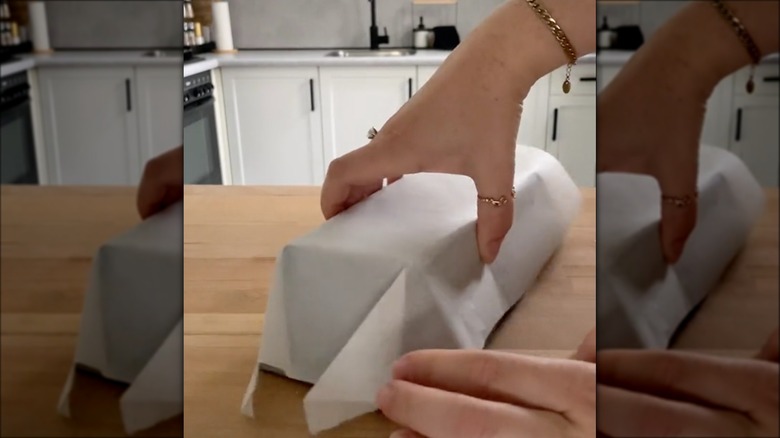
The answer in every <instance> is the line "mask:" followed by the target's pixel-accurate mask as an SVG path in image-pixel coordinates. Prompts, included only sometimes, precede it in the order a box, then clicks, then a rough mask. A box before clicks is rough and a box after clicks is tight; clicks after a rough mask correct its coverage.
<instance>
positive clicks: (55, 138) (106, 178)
mask: <svg viewBox="0 0 780 438" xmlns="http://www.w3.org/2000/svg"><path fill="white" fill-rule="evenodd" d="M133 76H134V72H133V68H132V67H78V68H76V67H47V68H41V69H40V70H39V75H38V77H39V86H40V88H41V92H40V98H41V113H42V114H41V115H42V118H43V132H44V139H45V142H44V145H45V148H46V155H47V157H46V158H47V164H48V166H47V167H48V170H49V178H48V179H49V182H50V183H52V184H67V185H91V184H96V185H117V184H118V185H127V184H133V183H136V182H137V177H138V175H139V166H140V163H139V154H138V148H137V144H138V119H137V116H136V114H135V113H134V112H133V111H132V109H131V105H132V102H131V101H130V99H128V97H129V96H128V95H129V94H131V92H128V89H129V87H130V86H132V81H133ZM179 113H181V110H179Z"/></svg>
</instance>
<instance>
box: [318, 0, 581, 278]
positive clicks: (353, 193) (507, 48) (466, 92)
mask: <svg viewBox="0 0 780 438" xmlns="http://www.w3.org/2000/svg"><path fill="white" fill-rule="evenodd" d="M544 3H545V6H546V7H547V8H548V10H549V11H550V12H551V14H552V15H553V16H554V17H556V20H558V22H559V23H561V26H562V27H564V28H565V29H566V32H567V35H569V38H570V40H571V41H572V44H574V46H575V47H577V48H578V50H579V53H580V54H585V53H589V52H590V51H591V50H593V48H594V47H593V46H594V44H595V29H594V28H593V20H592V17H593V16H594V14H595V1H593V0H577V1H574V0H546V1H545V2H544ZM588 17H590V18H588ZM565 62H566V56H565V54H564V51H563V50H562V49H561V47H560V45H559V44H558V43H557V41H556V40H555V37H554V36H553V35H552V33H551V32H550V30H549V28H548V27H547V26H545V25H544V23H543V22H542V21H541V20H540V19H539V18H538V17H537V16H536V14H535V13H534V12H533V10H532V9H531V8H530V7H529V6H528V5H527V4H526V2H525V1H519V0H518V1H510V2H506V3H505V4H504V5H502V6H501V7H499V8H498V9H497V10H496V11H495V12H494V13H493V14H492V15H491V16H490V17H488V18H487V19H486V20H485V21H484V22H483V23H482V24H480V26H479V27H477V28H476V29H475V30H474V31H473V32H472V33H471V34H470V35H469V37H468V38H466V39H465V40H464V41H463V43H461V45H460V46H459V47H458V48H457V49H456V50H455V51H454V52H453V53H452V54H451V55H450V56H449V57H448V58H447V60H446V61H445V62H444V64H443V65H442V66H441V67H440V68H439V69H438V70H437V72H436V74H434V75H433V77H432V78H431V79H430V80H429V81H428V82H427V83H426V85H425V86H424V87H423V88H422V89H421V90H420V91H419V92H418V93H417V94H415V95H414V96H413V97H412V99H411V100H410V101H409V102H407V104H406V105H404V106H403V107H402V108H401V109H400V110H399V111H398V113H396V114H395V115H394V116H393V117H391V118H390V120H388V121H387V122H386V123H385V124H384V126H383V127H382V128H381V130H380V131H379V133H378V134H377V135H376V137H375V138H374V139H373V140H372V141H371V142H370V143H368V144H367V145H366V146H364V147H362V148H360V149H358V150H355V151H353V152H351V153H348V154H346V155H344V156H342V157H340V158H338V159H336V160H335V161H333V162H332V163H331V164H330V167H329V169H328V172H327V176H326V178H325V183H324V185H323V188H322V199H321V204H322V205H321V206H322V212H323V214H324V216H325V217H326V218H327V219H329V218H331V217H333V216H335V215H337V214H338V213H340V212H341V211H343V210H345V209H347V208H349V207H351V206H352V205H354V204H356V203H358V202H360V201H362V200H363V199H365V198H367V197H368V196H370V195H371V194H373V193H375V192H376V191H378V190H380V189H381V188H382V185H383V180H384V179H387V181H388V182H390V183H391V182H393V181H395V180H397V179H398V178H401V177H402V176H403V175H404V174H411V173H418V172H439V173H452V174H460V175H466V176H469V177H471V179H473V180H474V183H475V185H476V188H477V192H478V193H479V195H480V196H486V197H491V198H495V199H498V198H500V197H502V196H505V197H506V198H507V199H509V200H510V202H509V203H507V204H505V205H503V206H501V207H494V206H492V205H488V204H485V203H479V209H478V219H477V239H478V248H479V252H480V255H481V257H482V259H483V261H485V262H487V263H490V262H492V261H493V260H494V259H495V257H496V256H497V254H498V251H499V249H500V246H501V242H502V241H503V239H504V236H505V235H506V233H507V232H508V231H509V228H510V227H511V225H512V215H513V203H512V202H511V199H512V196H511V192H512V184H513V180H514V171H515V160H514V158H515V144H516V139H517V131H518V126H519V123H520V113H521V104H522V102H523V99H524V98H525V96H526V94H527V93H528V90H529V89H530V87H531V86H532V85H533V84H534V82H536V80H537V79H538V78H540V77H541V76H544V75H545V74H546V73H548V72H550V71H552V70H553V69H555V68H557V67H559V66H561V65H564V64H565ZM369 128H370V127H369V126H366V127H365V129H366V130H368V129H369ZM474 202H476V199H475V200H474Z"/></svg>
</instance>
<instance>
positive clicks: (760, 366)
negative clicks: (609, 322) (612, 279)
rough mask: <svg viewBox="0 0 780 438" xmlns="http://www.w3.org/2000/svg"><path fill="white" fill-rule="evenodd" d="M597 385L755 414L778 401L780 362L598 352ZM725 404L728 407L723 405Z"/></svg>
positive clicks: (670, 353)
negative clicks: (779, 369) (773, 399)
mask: <svg viewBox="0 0 780 438" xmlns="http://www.w3.org/2000/svg"><path fill="white" fill-rule="evenodd" d="M713 376H718V377H717V378H713ZM598 381H599V383H603V384H605V385H610V386H615V387H621V388H625V389H629V390H634V391H639V392H643V393H647V394H653V395H656V396H659V397H666V398H674V399H678V400H681V399H682V400H690V401H694V402H697V403H702V404H708V405H714V406H721V407H723V408H729V409H731V410H734V411H741V412H751V411H753V410H755V409H756V408H760V407H761V406H763V405H764V404H765V402H771V400H772V398H773V397H774V398H776V397H777V389H778V369H777V366H776V364H773V363H768V362H764V361H757V360H745V359H731V358H722V357H715V356H706V355H702V354H693V353H684V352H674V351H663V350H657V351H653V350H609V351H601V352H600V353H599V356H598ZM726 401H728V403H729V406H723V403H724V402H726ZM610 415H611V414H610Z"/></svg>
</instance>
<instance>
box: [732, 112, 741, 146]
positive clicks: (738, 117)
mask: <svg viewBox="0 0 780 438" xmlns="http://www.w3.org/2000/svg"><path fill="white" fill-rule="evenodd" d="M734 140H736V141H740V140H742V108H739V109H737V132H736V133H735V135H734Z"/></svg>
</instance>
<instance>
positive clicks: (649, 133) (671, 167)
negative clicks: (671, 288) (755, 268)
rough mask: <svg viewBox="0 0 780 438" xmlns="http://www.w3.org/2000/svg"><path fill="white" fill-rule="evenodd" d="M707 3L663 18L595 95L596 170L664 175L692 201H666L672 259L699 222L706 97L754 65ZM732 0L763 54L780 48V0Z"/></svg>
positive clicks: (664, 222)
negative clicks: (779, 33)
mask: <svg viewBox="0 0 780 438" xmlns="http://www.w3.org/2000/svg"><path fill="white" fill-rule="evenodd" d="M709 3H710V2H691V4H690V5H689V6H687V7H685V8H684V9H683V10H682V11H681V12H680V13H678V14H677V15H675V16H674V17H673V18H672V19H671V20H669V21H668V22H667V23H665V24H664V26H663V27H661V28H660V29H659V30H658V31H657V32H656V33H655V34H654V35H653V37H652V38H651V39H650V40H649V41H648V42H647V43H646V44H645V45H644V46H643V47H642V48H640V49H639V50H638V51H637V53H636V54H635V55H634V56H633V57H632V59H631V60H629V62H628V63H627V64H626V65H625V66H624V67H623V68H622V69H621V71H620V73H619V74H618V75H617V76H616V77H615V79H614V80H613V81H612V82H611V83H610V84H609V85H608V86H607V87H606V88H605V89H604V91H602V92H601V93H600V94H599V96H598V100H597V106H598V114H599V127H598V130H597V134H596V136H597V144H598V154H597V171H598V172H628V173H639V174H646V175H649V176H652V177H655V179H656V180H657V181H658V185H659V186H660V189H661V194H662V196H666V197H671V198H676V199H678V200H680V201H685V199H688V200H694V202H692V203H690V204H688V205H682V206H678V205H675V204H674V199H669V200H668V201H667V202H662V203H661V224H660V233H661V246H662V249H663V254H664V258H665V259H666V261H667V262H668V263H675V262H676V261H677V260H678V259H679V257H680V256H681V255H682V251H683V248H684V246H685V242H686V241H687V239H688V236H689V235H690V233H691V232H692V230H693V228H694V226H695V224H696V214H697V211H696V210H697V208H696V207H697V205H696V202H695V196H696V189H697V184H696V182H697V176H698V156H699V146H700V135H701V131H702V125H703V123H704V115H705V110H706V105H707V100H708V98H709V96H710V94H711V93H712V91H713V90H714V88H715V87H716V85H717V84H718V82H719V81H720V80H721V79H723V78H724V77H726V76H728V75H729V74H731V73H733V72H734V71H736V70H737V69H739V68H740V67H743V66H746V65H748V64H749V63H750V57H749V56H748V55H747V51H746V50H745V48H744V47H743V45H742V44H741V43H740V41H739V38H738V37H737V35H736V33H735V32H734V29H733V28H732V27H731V26H730V25H729V24H728V23H726V22H725V21H724V20H723V18H722V17H721V16H720V15H719V14H718V12H717V11H716V10H715V8H713V7H712V5H711V4H709ZM727 3H728V7H729V8H731V9H733V10H734V13H735V14H736V15H737V16H738V17H740V20H741V21H742V23H743V24H744V25H745V26H746V27H747V28H748V29H750V31H751V34H752V35H753V38H754V40H755V41H756V44H757V45H758V46H759V48H760V50H761V52H762V53H764V54H766V53H772V52H773V51H776V50H777V44H778V40H777V21H778V18H777V15H778V2H765V1H730V2H727ZM739 86H743V85H742V84H739ZM716 146H717V145H716ZM720 146H727V145H720ZM659 201H660V200H659ZM669 201H672V202H669Z"/></svg>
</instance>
